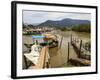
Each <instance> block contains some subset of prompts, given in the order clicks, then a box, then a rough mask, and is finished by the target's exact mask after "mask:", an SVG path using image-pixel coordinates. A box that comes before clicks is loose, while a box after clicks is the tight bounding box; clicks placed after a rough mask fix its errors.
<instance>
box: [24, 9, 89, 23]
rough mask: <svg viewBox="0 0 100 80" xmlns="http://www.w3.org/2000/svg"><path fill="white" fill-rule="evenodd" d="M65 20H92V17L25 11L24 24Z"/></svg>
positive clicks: (87, 15) (79, 14) (82, 14)
mask: <svg viewBox="0 0 100 80" xmlns="http://www.w3.org/2000/svg"><path fill="white" fill-rule="evenodd" d="M64 18H71V19H81V20H90V19H91V15H90V14H89V13H88V14H87V13H72V12H66V13H64V12H46V11H23V22H24V23H29V24H34V23H42V22H45V21H46V20H61V19H64Z"/></svg>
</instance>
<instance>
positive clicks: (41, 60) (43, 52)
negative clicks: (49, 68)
mask: <svg viewBox="0 0 100 80" xmlns="http://www.w3.org/2000/svg"><path fill="white" fill-rule="evenodd" d="M47 48H48V47H43V48H42V49H41V52H40V56H39V61H38V63H37V65H35V66H34V65H33V66H32V68H35V69H37V68H43V67H44V63H45V57H46V49H47Z"/></svg>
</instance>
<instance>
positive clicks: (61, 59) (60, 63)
mask: <svg viewBox="0 0 100 80" xmlns="http://www.w3.org/2000/svg"><path fill="white" fill-rule="evenodd" d="M55 34H57V35H59V38H58V40H59V46H58V47H55V48H51V49H50V50H49V51H50V53H49V54H50V57H51V58H50V64H51V68H59V67H72V66H73V65H71V64H69V63H67V60H68V42H70V40H71V35H73V36H74V37H77V38H79V39H82V40H83V41H84V42H86V41H90V40H91V36H90V33H84V32H73V31H66V32H65V31H55ZM35 37H37V38H41V37H43V36H35ZM61 37H63V40H62V44H61V47H60V41H61ZM24 43H27V44H32V43H33V39H32V36H28V35H27V36H26V35H23V44H24ZM23 50H27V49H26V48H25V46H24V45H23ZM69 53H70V55H69V57H70V58H73V57H74V58H76V57H77V55H75V54H74V53H75V51H74V50H73V47H72V46H70V51H69Z"/></svg>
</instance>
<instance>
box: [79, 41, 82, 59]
mask: <svg viewBox="0 0 100 80" xmlns="http://www.w3.org/2000/svg"><path fill="white" fill-rule="evenodd" d="M81 47H82V40H81V41H80V48H79V58H80V55H81Z"/></svg>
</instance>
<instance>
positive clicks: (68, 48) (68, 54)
mask: <svg viewBox="0 0 100 80" xmlns="http://www.w3.org/2000/svg"><path fill="white" fill-rule="evenodd" d="M68 61H69V42H68V56H67V62H68Z"/></svg>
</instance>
